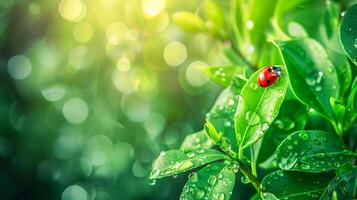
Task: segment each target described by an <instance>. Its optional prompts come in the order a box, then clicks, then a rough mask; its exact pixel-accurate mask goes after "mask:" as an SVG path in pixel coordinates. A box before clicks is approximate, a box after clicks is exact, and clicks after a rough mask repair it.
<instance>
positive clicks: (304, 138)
mask: <svg viewBox="0 0 357 200" xmlns="http://www.w3.org/2000/svg"><path fill="white" fill-rule="evenodd" d="M299 137H300V138H301V139H302V140H305V141H306V140H309V139H310V136H309V134H308V133H306V132H301V133H299Z"/></svg>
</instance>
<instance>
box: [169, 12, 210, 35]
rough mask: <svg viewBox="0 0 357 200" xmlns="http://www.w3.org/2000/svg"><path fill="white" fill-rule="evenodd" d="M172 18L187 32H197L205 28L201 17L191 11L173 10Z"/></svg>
mask: <svg viewBox="0 0 357 200" xmlns="http://www.w3.org/2000/svg"><path fill="white" fill-rule="evenodd" d="M172 20H173V21H174V22H175V23H176V24H177V25H178V26H180V28H182V29H183V30H185V31H187V32H192V33H198V32H202V31H204V30H205V22H204V21H203V20H202V19H201V17H199V16H198V15H196V14H194V13H191V12H186V11H179V12H175V13H174V14H173V15H172Z"/></svg>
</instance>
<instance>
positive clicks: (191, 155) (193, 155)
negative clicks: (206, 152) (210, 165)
mask: <svg viewBox="0 0 357 200" xmlns="http://www.w3.org/2000/svg"><path fill="white" fill-rule="evenodd" d="M187 157H189V158H193V157H195V153H194V152H189V153H188V154H187Z"/></svg>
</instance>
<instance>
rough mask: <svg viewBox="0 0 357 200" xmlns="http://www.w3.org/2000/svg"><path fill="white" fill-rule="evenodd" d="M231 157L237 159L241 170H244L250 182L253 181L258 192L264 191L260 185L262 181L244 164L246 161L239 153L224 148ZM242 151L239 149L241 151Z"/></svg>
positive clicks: (243, 172)
mask: <svg viewBox="0 0 357 200" xmlns="http://www.w3.org/2000/svg"><path fill="white" fill-rule="evenodd" d="M222 150H223V151H225V152H226V153H227V154H228V156H229V157H231V158H232V160H234V161H237V162H238V165H239V170H240V171H241V172H242V174H243V175H244V176H246V177H247V178H248V179H249V180H250V182H251V183H252V185H253V187H254V188H255V189H256V190H257V191H258V192H262V188H261V186H260V182H259V180H258V179H257V177H256V176H255V175H254V174H253V173H252V171H251V170H250V169H249V168H248V167H247V166H246V165H245V164H244V162H243V161H242V160H241V159H239V158H238V156H239V155H237V153H236V152H234V151H232V150H231V149H228V150H224V149H222ZM240 152H241V151H239V153H240Z"/></svg>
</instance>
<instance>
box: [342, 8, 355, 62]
mask: <svg viewBox="0 0 357 200" xmlns="http://www.w3.org/2000/svg"><path fill="white" fill-rule="evenodd" d="M356 19H357V4H355V5H353V6H351V7H350V8H348V9H347V10H346V11H345V14H344V17H343V18H342V22H341V26H340V38H341V43H342V46H343V48H344V50H345V52H346V54H347V55H348V57H349V58H350V59H351V60H352V62H353V63H354V64H355V65H357V20H356Z"/></svg>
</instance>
